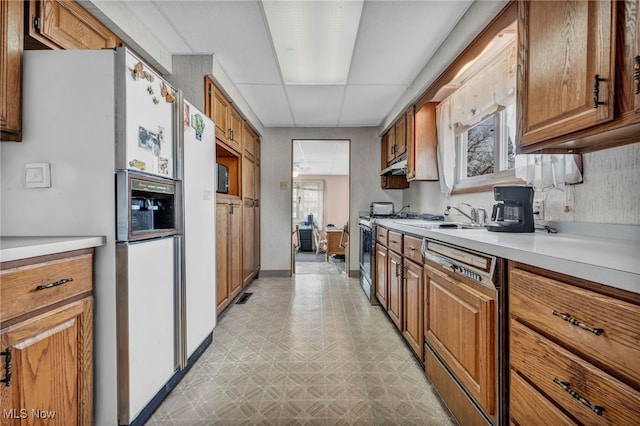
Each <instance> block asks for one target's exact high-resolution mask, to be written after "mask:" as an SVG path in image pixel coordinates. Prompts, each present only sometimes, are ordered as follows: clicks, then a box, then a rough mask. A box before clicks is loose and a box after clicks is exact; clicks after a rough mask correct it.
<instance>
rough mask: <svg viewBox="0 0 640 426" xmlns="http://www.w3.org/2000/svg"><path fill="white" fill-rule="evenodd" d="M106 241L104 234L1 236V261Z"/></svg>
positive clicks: (43, 254)
mask: <svg viewBox="0 0 640 426" xmlns="http://www.w3.org/2000/svg"><path fill="white" fill-rule="evenodd" d="M106 243H107V238H106V237H104V236H66V237H20V236H15V237H0V262H8V261H11V260H20V259H26V258H29V257H36V256H45V255H48V254H55V253H62V252H65V251H72V250H80V249H84V248H90V247H99V246H103V245H105V244H106Z"/></svg>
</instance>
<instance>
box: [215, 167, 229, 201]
mask: <svg viewBox="0 0 640 426" xmlns="http://www.w3.org/2000/svg"><path fill="white" fill-rule="evenodd" d="M216 166H217V169H218V180H217V184H216V192H219V193H221V194H226V193H228V192H229V168H228V167H227V166H225V165H224V164H220V163H216Z"/></svg>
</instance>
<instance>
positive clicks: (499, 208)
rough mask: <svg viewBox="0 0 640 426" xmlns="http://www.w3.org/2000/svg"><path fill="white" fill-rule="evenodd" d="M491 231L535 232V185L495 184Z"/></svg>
mask: <svg viewBox="0 0 640 426" xmlns="http://www.w3.org/2000/svg"><path fill="white" fill-rule="evenodd" d="M493 198H494V199H495V200H496V201H500V203H498V204H494V205H493V212H492V213H491V223H490V224H489V225H487V229H488V230H489V231H494V232H533V231H534V227H535V223H534V220H533V187H532V186H531V185H495V186H494V187H493Z"/></svg>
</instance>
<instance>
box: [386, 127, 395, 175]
mask: <svg viewBox="0 0 640 426" xmlns="http://www.w3.org/2000/svg"><path fill="white" fill-rule="evenodd" d="M395 158H396V130H395V127H392V128H391V129H389V131H388V132H387V164H385V167H386V166H387V165H388V164H389V163H391V162H392V161H393V160H394V159H395Z"/></svg>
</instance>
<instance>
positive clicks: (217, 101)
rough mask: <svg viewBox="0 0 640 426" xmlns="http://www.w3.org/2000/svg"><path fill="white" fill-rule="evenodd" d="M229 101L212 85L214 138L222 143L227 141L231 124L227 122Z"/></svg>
mask: <svg viewBox="0 0 640 426" xmlns="http://www.w3.org/2000/svg"><path fill="white" fill-rule="evenodd" d="M230 108H231V105H229V101H227V98H225V96H224V95H223V94H222V92H220V90H219V89H218V88H217V87H216V86H215V85H214V86H213V121H214V122H215V124H216V138H218V139H220V140H221V141H223V142H224V143H228V142H229V135H230V133H231V126H230V122H229V109H230Z"/></svg>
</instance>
